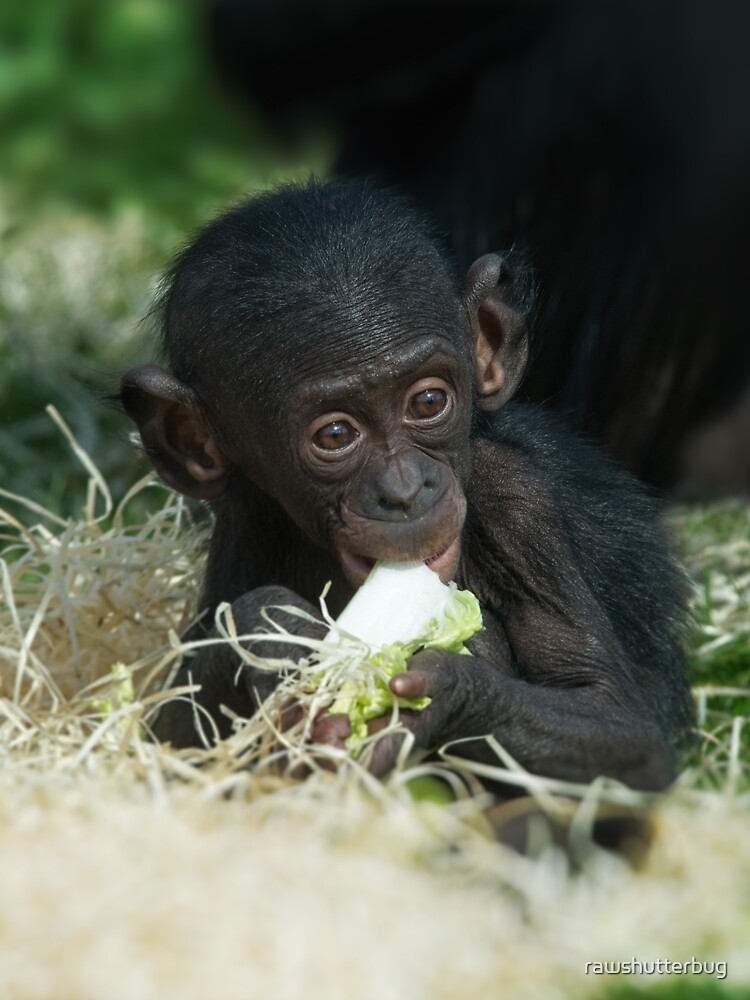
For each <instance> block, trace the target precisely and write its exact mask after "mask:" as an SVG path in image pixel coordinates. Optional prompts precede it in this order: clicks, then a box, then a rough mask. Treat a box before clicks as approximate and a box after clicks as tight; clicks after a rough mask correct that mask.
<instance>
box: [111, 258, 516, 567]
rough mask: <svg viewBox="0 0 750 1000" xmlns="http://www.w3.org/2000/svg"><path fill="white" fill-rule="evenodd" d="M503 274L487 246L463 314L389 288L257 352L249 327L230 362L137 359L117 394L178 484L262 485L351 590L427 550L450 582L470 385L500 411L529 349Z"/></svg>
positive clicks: (237, 338)
mask: <svg viewBox="0 0 750 1000" xmlns="http://www.w3.org/2000/svg"><path fill="white" fill-rule="evenodd" d="M504 276H505V264H504V262H503V260H502V258H500V257H498V256H497V255H495V254H488V255H487V256H486V257H482V258H480V259H479V260H478V261H477V262H475V264H474V265H472V267H471V269H470V270H469V274H468V275H467V279H466V283H465V286H464V298H463V303H462V309H459V308H458V304H457V303H454V302H452V300H446V301H447V302H448V303H449V304H448V305H445V304H444V305H443V307H442V311H441V310H440V309H439V308H437V307H434V308H433V302H432V300H431V299H430V296H426V298H425V299H424V300H425V301H426V305H425V307H424V309H422V310H421V312H420V310H415V309H412V310H411V313H408V312H407V310H406V308H405V307H404V306H402V305H401V303H400V302H398V304H397V306H396V307H395V308H393V307H392V305H393V302H394V301H396V299H395V297H394V296H393V295H392V296H391V298H390V299H389V300H388V301H387V302H385V301H383V302H370V303H368V308H367V311H366V314H364V315H365V322H364V324H359V323H352V322H350V319H351V315H352V312H351V310H350V311H349V312H348V313H346V312H345V313H344V314H342V315H340V316H338V317H335V319H336V321H335V322H334V323H333V324H331V323H330V322H329V323H328V324H327V325H321V326H319V325H318V323H317V322H315V321H314V319H315V318H314V317H313V319H312V320H311V319H310V318H309V317H308V321H307V324H306V326H305V327H303V326H302V325H300V326H299V327H298V328H287V329H278V330H277V329H274V330H272V331H271V332H270V334H269V336H268V339H267V340H266V341H264V344H265V345H266V347H267V350H266V351H265V353H264V354H263V356H262V358H256V359H255V361H253V360H252V358H250V360H248V355H247V353H246V352H245V350H244V346H243V336H244V333H243V332H242V331H240V332H238V333H236V334H235V335H234V339H232V338H229V339H228V347H227V348H226V349H225V355H224V356H223V357H222V358H221V359H220V361H221V364H212V363H211V362H210V358H209V355H208V354H207V353H205V352H203V353H201V352H200V351H198V349H197V348H196V357H195V360H191V361H190V364H189V365H188V366H187V367H188V376H187V377H188V378H189V379H190V381H183V380H181V379H179V378H177V377H176V376H175V375H174V374H172V373H171V372H168V371H166V370H164V369H163V368H159V367H157V366H155V365H142V366H139V367H137V368H133V369H131V370H130V371H129V372H126V373H125V375H124V376H123V379H122V389H121V399H122V402H123V405H124V407H125V409H126V410H127V412H128V414H129V415H130V416H131V417H132V419H133V420H134V421H135V422H136V423H137V425H138V428H139V431H140V434H141V439H142V441H143V444H144V447H145V449H146V452H147V453H148V455H149V457H150V458H151V460H152V462H153V463H154V465H155V467H156V468H157V470H158V472H159V474H160V475H161V477H162V479H163V480H164V481H165V482H166V483H168V484H169V485H170V486H172V487H173V488H174V489H177V490H180V491H181V492H182V493H185V494H187V495H188V496H192V497H197V498H199V499H202V500H214V499H218V498H220V497H221V496H222V495H223V494H225V493H226V492H227V491H231V490H232V489H233V487H234V484H236V483H237V482H240V483H241V481H242V480H243V479H245V480H249V481H251V482H253V483H255V484H256V485H257V486H258V487H260V489H261V490H263V491H265V492H266V493H267V494H269V495H270V496H271V497H273V498H275V500H276V501H277V502H278V503H279V504H280V505H281V506H282V507H283V508H284V509H285V510H286V511H287V513H288V514H289V515H290V517H291V518H292V519H293V521H294V522H295V523H296V524H297V525H298V526H299V527H300V528H301V529H302V530H303V531H304V532H305V533H306V534H307V535H308V536H309V537H310V538H311V539H312V540H313V541H314V542H316V543H317V544H318V545H319V546H320V547H321V548H323V549H326V550H328V551H329V552H332V553H333V554H334V555H335V556H336V557H337V558H338V560H339V562H340V564H341V567H342V570H343V572H344V574H345V575H346V577H347V578H348V579H349V581H350V582H351V583H352V584H354V585H355V586H356V585H359V584H360V583H362V581H363V580H364V579H365V578H366V576H367V574H368V572H369V570H370V567H371V566H372V564H373V562H374V561H375V560H377V559H388V560H394V561H417V560H423V561H424V562H426V563H427V564H428V565H429V566H430V567H431V568H432V569H434V570H435V571H436V572H438V573H439V574H440V576H441V578H442V579H443V580H448V579H450V578H452V577H453V576H454V575H455V572H456V568H457V566H458V560H459V557H460V550H461V543H460V538H461V530H462V527H463V523H464V517H465V513H466V502H465V499H464V489H465V486H466V483H467V481H468V476H469V471H470V470H469V461H470V458H469V456H470V450H469V428H470V423H471V409H472V395H473V397H474V400H475V401H476V404H477V405H478V406H479V407H480V408H481V409H483V410H487V411H490V410H495V409H497V408H498V407H499V406H502V405H503V403H504V402H505V401H506V400H507V399H509V398H510V397H511V396H512V395H513V392H514V391H515V388H516V386H517V384H518V381H519V379H520V377H521V374H522V372H523V367H524V364H525V360H526V353H527V346H526V332H525V326H524V324H523V321H522V319H521V318H520V317H519V316H518V314H517V313H516V312H515V311H514V310H513V309H512V308H511V307H510V306H509V305H508V304H507V303H506V301H505V299H504V296H503V288H504V283H505V277H504ZM423 298H424V297H423ZM355 312H356V311H355ZM362 315H363V314H362V312H360V314H359V316H360V319H361V317H362ZM374 315H378V316H379V322H374V321H373V316H374ZM301 322H302V320H301V319H300V324H301ZM174 336H176V337H178V338H179V336H180V333H179V331H178V332H177V333H176V334H174ZM199 346H200V345H199ZM217 372H218V374H217ZM191 382H192V384H191Z"/></svg>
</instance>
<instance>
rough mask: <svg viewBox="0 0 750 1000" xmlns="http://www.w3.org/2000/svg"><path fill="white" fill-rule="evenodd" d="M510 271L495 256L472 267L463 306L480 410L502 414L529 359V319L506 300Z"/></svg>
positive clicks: (485, 257) (485, 258)
mask: <svg viewBox="0 0 750 1000" xmlns="http://www.w3.org/2000/svg"><path fill="white" fill-rule="evenodd" d="M510 285H511V272H510V268H509V266H508V263H507V262H506V261H505V259H504V258H503V257H501V256H500V255H499V254H496V253H488V254H485V255H484V257H480V258H479V260H476V261H474V263H473V264H472V265H471V267H470V268H469V273H468V274H467V275H466V282H465V284H464V304H465V306H466V310H467V312H468V315H469V324H470V326H471V335H472V338H473V342H472V345H471V346H472V349H473V353H474V365H475V385H476V388H477V394H478V397H479V406H480V408H481V409H483V410H488V411H489V410H498V409H499V408H500V407H501V406H502V405H503V403H507V401H508V400H509V399H510V398H511V397H512V396H513V395H514V393H515V391H516V389H517V388H518V386H519V384H520V382H521V379H522V377H523V373H524V370H525V368H526V362H527V360H528V357H529V340H528V332H527V329H526V320H525V317H524V316H523V315H522V314H521V313H520V312H519V311H518V310H517V309H515V308H514V307H513V306H512V305H511V304H510V302H509V301H508V290H509V288H510Z"/></svg>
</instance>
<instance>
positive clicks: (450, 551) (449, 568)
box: [339, 538, 461, 587]
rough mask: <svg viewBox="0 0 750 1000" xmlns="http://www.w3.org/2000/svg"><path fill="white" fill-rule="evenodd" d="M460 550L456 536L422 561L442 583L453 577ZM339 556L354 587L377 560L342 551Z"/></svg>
mask: <svg viewBox="0 0 750 1000" xmlns="http://www.w3.org/2000/svg"><path fill="white" fill-rule="evenodd" d="M460 552H461V540H460V538H456V539H454V540H453V541H452V542H451V543H450V545H448V546H447V547H446V548H444V549H442V550H441V551H440V552H436V553H435V554H434V555H431V556H430V557H429V558H427V559H424V560H422V561H423V562H424V564H425V566H429V568H430V569H431V570H432V571H433V572H434V573H437V574H438V576H439V577H440V579H441V580H442V581H443V583H448V582H449V580H452V579H453V577H454V575H455V573H456V569H457V568H458V557H459V555H460ZM339 558H340V559H341V568H342V569H343V571H344V575H345V576H346V578H347V580H348V581H349V583H351V584H352V585H353V586H355V587H361V586H362V584H363V583H364V582H365V580H366V579H367V577H368V576H369V575H370V570H371V569H372V567H373V566H374V565H375V563H376V561H377V560H375V559H373V558H370V556H359V555H355V553H353V552H343V551H341V552H339ZM392 561H393V562H415V561H418V560H415V559H414V557H413V556H411V557H410V556H406V557H404V558H403V559H398V558H397V557H396V558H393V559H392Z"/></svg>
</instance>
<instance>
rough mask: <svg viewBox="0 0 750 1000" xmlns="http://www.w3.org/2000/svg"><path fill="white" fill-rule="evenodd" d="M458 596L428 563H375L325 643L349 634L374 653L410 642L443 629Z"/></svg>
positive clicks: (455, 589) (453, 588)
mask: <svg viewBox="0 0 750 1000" xmlns="http://www.w3.org/2000/svg"><path fill="white" fill-rule="evenodd" d="M456 591H457V588H456V585H455V583H450V584H448V586H446V585H445V584H444V583H442V582H441V580H440V577H439V576H438V575H437V573H433V571H432V570H431V569H429V567H427V566H426V565H425V564H424V563H421V562H420V563H385V562H381V563H377V564H376V565H375V566H374V567H373V569H372V570H371V571H370V573H369V575H368V577H367V579H366V580H365V582H364V583H363V584H362V586H361V587H360V588H359V590H358V591H357V593H356V594H355V595H354V597H353V598H352V599H351V601H350V602H349V603H348V604H347V606H346V607H345V608H344V610H343V611H342V613H341V614H340V615H339V617H338V618H337V619H336V625H335V628H333V629H331V631H330V632H329V633H328V637H327V638H329V639H335V638H336V636H337V634H340V633H346V634H347V635H350V636H353V637H354V638H355V639H361V640H362V641H363V642H366V643H367V644H368V645H369V646H372V647H374V648H375V649H380V648H381V647H382V646H386V645H389V644H390V643H393V642H411V641H412V640H414V639H416V638H418V637H420V636H424V635H426V634H428V633H431V632H432V631H434V629H435V625H438V626H439V625H441V624H442V622H443V620H444V618H445V613H446V611H447V610H448V607H449V605H450V604H451V602H452V600H453V595H454V594H455V593H456Z"/></svg>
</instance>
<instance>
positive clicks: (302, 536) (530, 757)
mask: <svg viewBox="0 0 750 1000" xmlns="http://www.w3.org/2000/svg"><path fill="white" fill-rule="evenodd" d="M531 299H532V293H531V287H530V282H529V279H528V276H527V274H526V272H525V271H524V269H523V268H521V269H518V270H517V269H514V267H512V266H511V264H510V263H509V262H508V261H507V260H505V259H504V258H503V257H502V256H501V255H499V254H494V253H490V254H488V255H486V256H484V257H482V258H480V259H479V260H478V261H476V262H475V263H474V264H473V266H472V267H471V268H470V270H469V273H468V275H467V276H466V278H465V281H464V282H463V287H462V288H461V285H460V283H457V282H456V280H455V278H454V275H453V273H452V270H451V266H450V263H449V261H448V260H447V259H446V257H445V256H444V254H443V253H442V252H441V250H440V249H439V248H438V246H437V244H436V242H435V240H434V238H433V236H432V235H431V232H430V229H429V226H428V225H427V224H426V223H425V222H424V221H423V220H422V218H421V217H420V216H419V215H418V214H417V213H416V212H415V211H414V210H413V209H412V207H411V206H410V205H409V204H408V203H407V202H406V201H405V200H404V199H403V198H402V197H400V196H399V195H397V194H394V193H393V192H389V191H386V190H382V189H379V188H377V187H375V186H372V185H369V184H365V183H359V182H357V183H348V182H342V181H336V182H329V183H326V182H317V181H316V182H310V183H308V184H305V185H289V186H283V187H281V188H279V189H277V190H276V191H273V192H270V193H265V194H261V195H259V196H257V197H254V198H250V199H249V200H247V201H245V202H244V203H242V204H239V205H238V206H236V207H235V208H232V209H230V210H229V211H228V212H226V214H224V215H222V216H220V217H219V218H217V219H216V220H215V221H213V222H211V223H210V224H209V225H207V226H206V227H205V228H204V229H203V230H202V231H201V232H200V233H199V234H198V236H197V237H196V238H195V240H194V241H193V243H192V244H191V245H189V246H188V247H187V249H185V250H184V251H183V252H182V253H181V254H180V255H179V257H178V258H177V260H176V262H175V263H174V265H173V267H172V268H171V270H170V271H169V273H168V275H167V279H166V282H165V285H164V293H163V296H162V299H161V303H160V308H161V317H162V339H163V348H164V352H165V355H166V359H167V365H168V367H167V368H159V367H156V366H152V365H145V366H142V367H138V368H134V369H132V370H131V371H129V372H127V374H126V375H125V376H124V378H123V380H122V391H121V399H122V403H123V405H124V407H125V409H126V410H127V413H128V414H129V415H130V417H131V418H132V419H133V420H134V421H135V423H136V424H137V425H138V429H139V431H140V435H141V438H142V440H143V444H144V447H145V449H146V452H147V454H148V456H149V458H150V459H151V461H152V462H153V464H154V466H155V468H156V470H157V472H158V473H159V475H160V476H161V478H162V479H163V480H164V481H165V482H166V483H167V484H168V485H170V486H172V487H173V488H174V489H176V490H179V491H180V492H181V493H184V494H186V495H187V496H190V497H197V498H199V499H201V500H206V501H208V502H209V503H210V504H211V506H212V508H213V511H214V514H215V528H214V531H213V535H212V538H211V545H210V552H209V559H208V568H207V571H206V578H205V585H204V589H203V593H202V596H201V600H200V608H201V610H203V611H204V612H205V614H204V616H203V621H204V622H205V623H206V624H205V626H204V627H205V629H206V630H207V631H208V632H210V630H211V628H212V622H213V613H214V610H215V608H216V607H217V605H218V604H219V603H221V602H223V601H230V602H232V611H233V615H234V618H235V621H236V624H237V628H238V631H239V632H240V633H243V632H248V633H249V632H253V631H257V630H259V629H260V628H262V627H263V626H264V623H263V622H262V620H261V618H260V611H261V609H262V608H264V607H266V606H268V605H278V604H292V603H293V604H298V605H301V606H304V607H306V608H309V609H310V610H311V611H313V613H314V612H315V611H316V610H317V606H318V599H319V596H320V594H321V592H322V591H323V589H324V587H325V584H326V583H327V582H328V581H331V582H332V585H331V589H330V591H329V594H328V598H327V601H328V606H329V609H330V611H331V613H332V614H334V615H336V614H338V613H339V612H340V611H341V609H342V608H343V607H344V605H345V604H346V602H347V600H348V599H349V598H350V597H351V595H352V594H353V592H354V590H355V589H356V588H357V587H358V586H359V585H360V584H361V583H362V582H363V581H364V580H365V579H366V577H367V574H368V572H369V571H370V568H371V567H372V565H373V563H374V561H375V560H379V559H386V560H391V561H420V560H421V561H424V562H426V563H427V565H428V566H430V567H431V569H432V570H434V572H436V573H438V574H439V575H440V577H441V579H443V580H444V581H448V580H451V579H453V580H456V582H457V583H458V585H459V586H460V587H461V588H467V589H469V590H471V591H473V593H474V594H476V596H477V598H478V599H479V601H480V603H481V607H482V613H483V618H484V624H485V628H484V630H483V631H482V632H480V633H478V635H477V636H476V638H475V639H474V640H473V641H472V642H471V643H470V646H471V648H472V651H473V652H474V654H475V655H474V656H473V657H467V656H459V655H457V654H451V653H447V652H443V651H437V650H430V651H423V652H421V653H418V654H417V655H415V656H414V657H413V658H412V659H411V660H410V662H409V667H408V671H407V672H405V673H402V674H398V675H397V676H396V677H394V678H393V679H392V680H391V688H392V690H393V692H394V693H396V694H398V695H400V696H403V697H408V698H421V697H423V696H429V697H430V698H431V699H432V701H431V703H430V704H429V705H428V707H427V708H426V709H424V711H422V712H419V713H414V714H413V715H412V716H408V717H407V720H406V723H407V725H408V726H409V728H410V729H411V730H412V731H413V734H414V741H415V747H416V748H419V749H421V750H423V751H431V750H434V749H436V748H438V747H440V746H442V745H443V744H444V743H446V742H447V741H450V740H455V739H460V738H465V737H483V736H485V735H486V734H493V735H494V736H495V737H496V739H497V740H498V741H499V742H500V743H501V744H502V745H503V746H504V747H505V748H506V749H507V751H508V752H509V753H510V754H511V755H512V756H513V757H514V758H515V759H516V760H517V761H518V762H519V763H520V764H521V765H523V766H524V767H525V768H527V769H529V770H530V771H532V772H535V773H538V774H543V775H548V776H552V777H557V778H562V779H569V780H572V781H589V780H591V779H592V778H594V777H595V776H597V775H608V776H610V777H614V778H617V779H620V780H621V781H623V782H625V783H626V784H628V785H630V786H632V787H633V788H637V789H644V790H658V789H662V788H664V787H665V786H666V785H668V783H669V782H670V780H671V779H672V776H673V766H674V763H673V753H674V746H675V742H676V739H677V738H678V737H679V736H680V734H681V733H682V732H683V731H684V729H685V726H686V724H687V721H688V719H689V707H688V706H689V700H688V689H687V684H686V679H685V675H684V670H683V659H682V651H681V636H682V625H683V622H684V602H683V586H682V577H681V574H680V571H679V570H678V568H677V567H676V566H675V564H674V562H673V561H672V558H671V556H670V554H669V551H668V548H667V545H666V544H665V540H664V538H663V536H662V533H661V530H660V529H659V527H658V525H657V523H656V512H655V505H654V503H653V502H652V500H651V499H650V498H649V497H647V496H646V495H645V493H644V491H643V489H641V488H640V486H639V485H638V484H637V483H636V482H635V481H634V480H633V479H632V478H631V477H630V476H628V475H627V474H625V473H623V472H621V471H620V470H618V469H617V468H615V467H614V466H613V465H612V463H611V462H610V461H608V460H607V459H606V458H605V457H603V455H602V454H601V453H600V451H599V450H597V449H596V448H595V447H593V446H592V445H591V444H589V443H587V442H585V441H582V440H580V439H579V438H578V437H575V436H573V435H571V434H570V433H568V432H567V431H566V430H565V428H564V427H563V426H561V424H560V423H559V421H558V420H557V419H556V418H553V417H551V416H550V415H549V414H548V413H546V412H544V411H542V410H540V409H536V408H533V407H529V406H527V405H523V404H519V403H514V402H509V401H510V400H511V398H512V396H513V394H514V393H515V391H516V389H517V387H518V385H519V382H520V380H521V377H522V375H523V371H524V365H525V362H526V357H527V352H528V347H527V316H528V312H529V309H530V306H531V304H532V303H531ZM286 624H287V625H289V626H290V628H291V629H292V630H294V631H297V632H300V631H302V630H303V629H304V628H307V629H308V630H309V629H310V628H311V626H310V625H309V623H307V624H303V623H301V621H300V620H299V619H297V618H291V617H290V618H289V619H288V620H287V621H286ZM323 631H324V630H323ZM254 651H255V652H259V653H260V654H261V655H271V656H276V655H280V654H279V649H278V644H277V643H269V644H268V649H267V650H264V649H258V648H257V647H254ZM289 651H290V653H292V654H293V652H294V648H292V647H290V648H289ZM297 655H299V654H297ZM238 667H239V663H238V661H237V659H236V658H235V656H234V655H233V654H232V653H231V650H229V649H227V648H225V647H221V646H212V647H210V648H204V649H203V650H201V651H200V652H198V653H197V654H196V655H195V656H193V658H192V659H190V660H189V662H187V663H186V664H185V665H184V666H183V667H182V669H181V672H180V673H178V676H177V677H176V679H175V683H177V684H182V683H186V682H187V671H188V669H189V671H190V676H191V679H192V682H193V683H198V684H200V685H201V690H200V692H199V693H198V694H197V695H196V698H197V700H198V702H199V703H200V704H201V705H202V706H203V707H204V708H205V709H206V710H207V712H208V713H210V715H211V716H212V717H213V719H214V720H215V723H216V727H217V729H218V732H219V734H220V735H222V736H224V735H227V734H228V732H229V728H230V723H229V720H228V718H227V716H226V714H225V713H223V712H222V711H221V706H222V705H225V706H228V707H229V708H230V709H232V710H233V711H234V712H237V713H239V714H241V715H245V716H247V715H249V714H251V713H252V712H253V711H254V710H255V708H256V707H257V697H258V696H259V697H263V696H265V695H266V694H268V693H269V691H270V690H271V689H272V687H273V686H274V683H275V677H274V675H269V674H268V673H266V672H262V671H258V670H255V669H254V668H252V667H250V666H247V665H245V666H242V667H241V669H238ZM347 725H348V720H347V719H346V717H342V716H328V717H323V718H322V719H320V720H319V721H318V723H317V726H316V731H315V736H316V738H317V739H318V740H322V741H329V742H334V743H336V742H341V741H343V740H344V739H345V738H346V736H347V732H348V730H347ZM154 728H155V731H156V734H157V736H158V737H160V738H162V739H165V740H171V742H172V743H173V744H174V745H176V746H188V745H192V744H199V743H200V737H199V735H198V733H197V732H196V728H195V723H194V718H193V711H192V709H191V707H190V705H188V704H185V703H182V702H178V701H175V702H174V703H170V704H168V705H167V706H166V707H164V708H163V709H162V711H161V713H160V715H159V717H158V719H157V721H156V724H155V727H154ZM383 742H384V744H385V746H384V749H383V750H382V751H381V752H380V753H379V754H378V755H375V757H374V758H373V761H374V763H373V767H374V768H375V769H377V770H378V772H379V773H383V772H385V771H386V770H387V769H388V768H389V767H390V766H392V763H393V761H394V760H395V754H396V751H397V745H396V743H397V741H394V740H393V739H390V741H388V740H385V741H383ZM456 752H458V753H460V754H461V755H463V756H464V757H465V758H472V759H475V760H480V761H490V762H492V763H494V764H497V758H496V757H495V755H494V753H493V751H492V750H491V749H490V748H489V746H488V744H487V742H486V741H485V740H483V739H479V738H477V739H475V740H469V741H468V742H465V743H462V744H460V746H459V747H458V748H457V751H456Z"/></svg>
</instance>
